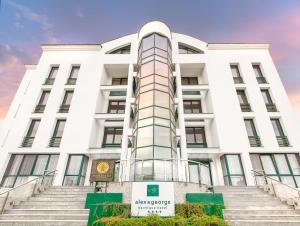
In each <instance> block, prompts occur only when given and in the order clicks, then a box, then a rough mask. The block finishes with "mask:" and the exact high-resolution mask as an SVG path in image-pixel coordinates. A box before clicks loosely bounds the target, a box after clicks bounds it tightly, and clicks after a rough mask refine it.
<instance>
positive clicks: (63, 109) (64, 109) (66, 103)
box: [59, 90, 74, 113]
mask: <svg viewBox="0 0 300 226" xmlns="http://www.w3.org/2000/svg"><path fill="white" fill-rule="evenodd" d="M73 93H74V91H73V90H68V91H66V92H65V96H64V99H63V102H62V104H61V105H60V108H59V112H60V113H68V112H69V109H70V104H71V101H72V97H73Z"/></svg>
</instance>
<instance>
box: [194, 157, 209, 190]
mask: <svg viewBox="0 0 300 226" xmlns="http://www.w3.org/2000/svg"><path fill="white" fill-rule="evenodd" d="M188 166H189V182H192V183H199V184H205V185H212V179H211V171H210V163H209V162H208V161H201V160H199V161H197V160H195V161H193V160H189V164H188Z"/></svg>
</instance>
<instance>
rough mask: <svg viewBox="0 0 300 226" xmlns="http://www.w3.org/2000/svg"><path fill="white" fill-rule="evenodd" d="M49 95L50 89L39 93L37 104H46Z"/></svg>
mask: <svg viewBox="0 0 300 226" xmlns="http://www.w3.org/2000/svg"><path fill="white" fill-rule="evenodd" d="M49 95H50V91H43V93H42V95H41V99H40V101H39V105H46V103H47V101H48V98H49Z"/></svg>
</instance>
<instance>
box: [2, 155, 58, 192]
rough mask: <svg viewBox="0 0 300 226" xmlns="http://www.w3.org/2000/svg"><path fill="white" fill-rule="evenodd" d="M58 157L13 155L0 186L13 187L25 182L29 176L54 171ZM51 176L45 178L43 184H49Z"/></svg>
mask: <svg viewBox="0 0 300 226" xmlns="http://www.w3.org/2000/svg"><path fill="white" fill-rule="evenodd" d="M58 157H59V155H47V154H41V155H31V154H29V155H15V154H13V155H12V156H11V158H10V160H9V163H8V166H7V168H6V171H5V174H4V177H3V180H2V183H1V186H2V187H14V186H17V185H19V184H22V183H25V182H27V180H28V178H29V177H31V176H43V175H44V173H47V172H51V171H54V170H55V169H56V165H57V161H58ZM52 179H53V175H49V176H46V177H45V180H46V181H45V183H51V181H52Z"/></svg>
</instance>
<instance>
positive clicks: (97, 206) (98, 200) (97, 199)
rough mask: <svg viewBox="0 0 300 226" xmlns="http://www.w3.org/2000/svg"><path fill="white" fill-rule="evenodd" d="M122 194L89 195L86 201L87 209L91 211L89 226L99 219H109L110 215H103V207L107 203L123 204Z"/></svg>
mask: <svg viewBox="0 0 300 226" xmlns="http://www.w3.org/2000/svg"><path fill="white" fill-rule="evenodd" d="M122 201H123V194H122V193H88V194H87V197H86V201H85V208H86V209H90V213H89V221H88V226H92V224H93V222H94V221H95V220H96V219H98V218H99V217H109V216H111V215H110V213H106V215H104V214H103V207H104V205H105V204H107V203H122Z"/></svg>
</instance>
